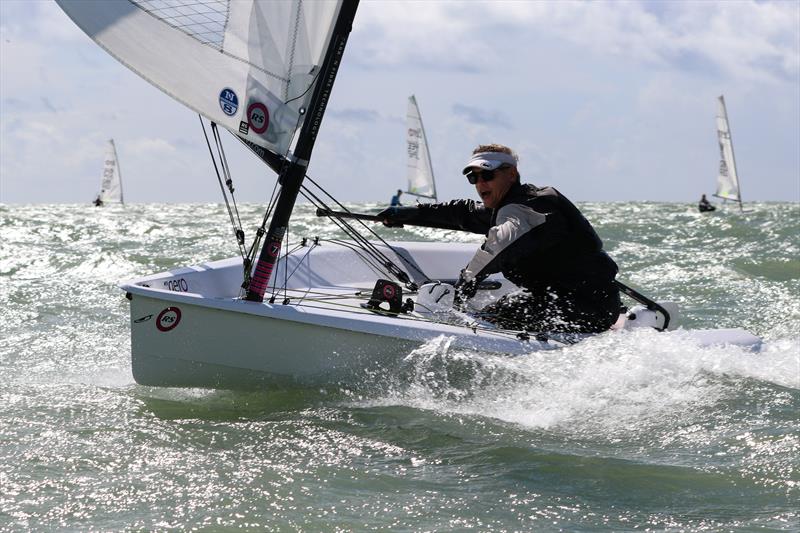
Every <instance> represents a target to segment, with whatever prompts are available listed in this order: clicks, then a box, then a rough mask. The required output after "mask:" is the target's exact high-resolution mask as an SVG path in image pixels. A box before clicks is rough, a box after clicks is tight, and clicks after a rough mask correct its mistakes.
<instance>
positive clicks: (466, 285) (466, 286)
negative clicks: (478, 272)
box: [455, 270, 478, 304]
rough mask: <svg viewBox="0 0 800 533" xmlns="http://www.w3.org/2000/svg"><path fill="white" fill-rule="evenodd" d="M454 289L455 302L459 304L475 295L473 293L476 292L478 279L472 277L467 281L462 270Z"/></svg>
mask: <svg viewBox="0 0 800 533" xmlns="http://www.w3.org/2000/svg"><path fill="white" fill-rule="evenodd" d="M455 289H456V296H455V302H456V304H461V303H463V302H465V301H466V300H469V299H470V298H472V297H473V296H475V293H476V292H478V280H477V279H475V278H473V279H471V280H469V281H467V279H466V276H465V275H464V271H463V270H462V271H461V275H460V276H459V277H458V281H457V282H456V284H455Z"/></svg>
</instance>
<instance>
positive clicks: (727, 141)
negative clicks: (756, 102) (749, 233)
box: [714, 96, 742, 206]
mask: <svg viewBox="0 0 800 533" xmlns="http://www.w3.org/2000/svg"><path fill="white" fill-rule="evenodd" d="M717 140H718V141H719V152H720V161H719V172H718V173H717V192H716V193H715V194H714V196H716V197H717V198H722V199H723V200H732V201H734V202H738V203H739V205H740V206H741V204H742V194H741V190H740V188H739V174H738V173H737V171H736V158H735V157H734V154H733V140H732V139H731V128H730V123H729V122H728V110H727V108H726V107H725V98H724V97H723V96H719V97H718V98H717Z"/></svg>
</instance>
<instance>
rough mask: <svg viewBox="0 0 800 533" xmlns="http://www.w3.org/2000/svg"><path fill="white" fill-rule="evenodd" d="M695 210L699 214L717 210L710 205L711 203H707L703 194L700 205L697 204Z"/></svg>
mask: <svg viewBox="0 0 800 533" xmlns="http://www.w3.org/2000/svg"><path fill="white" fill-rule="evenodd" d="M697 208H698V209H699V210H700V212H701V213H705V212H706V211H716V209H717V208H716V207H714V206H713V205H711V202H709V201H708V199H707V198H706V195H705V194H704V195H703V196H702V198H700V203H699V204H697Z"/></svg>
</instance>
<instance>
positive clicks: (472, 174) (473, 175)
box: [466, 165, 508, 185]
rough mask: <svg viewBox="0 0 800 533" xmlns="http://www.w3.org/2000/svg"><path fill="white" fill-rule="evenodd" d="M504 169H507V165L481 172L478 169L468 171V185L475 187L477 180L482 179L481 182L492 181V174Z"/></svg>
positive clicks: (481, 170)
mask: <svg viewBox="0 0 800 533" xmlns="http://www.w3.org/2000/svg"><path fill="white" fill-rule="evenodd" d="M504 168H508V165H500V166H499V167H497V168H496V169H494V170H483V169H480V168H479V169H475V170H470V171H469V172H467V174H466V176H467V181H468V182H469V183H470V185H475V184H476V183H478V180H479V179H482V180H483V181H492V180H493V179H494V173H495V172H497V171H498V170H503V169H504Z"/></svg>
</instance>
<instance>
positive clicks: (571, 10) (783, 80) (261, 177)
mask: <svg viewBox="0 0 800 533" xmlns="http://www.w3.org/2000/svg"><path fill="white" fill-rule="evenodd" d="M411 94H414V95H416V97H417V101H418V103H419V106H420V110H421V113H422V118H423V122H424V124H425V129H426V132H427V134H428V142H429V146H430V152H431V156H432V161H433V168H434V172H435V175H436V182H437V189H438V192H439V198H440V200H449V199H452V198H474V197H475V191H474V187H472V186H470V185H469V184H468V183H467V182H466V179H465V178H464V177H463V176H462V175H461V172H460V171H461V168H462V167H463V164H464V163H465V162H466V160H467V159H468V157H469V155H470V153H471V151H472V149H473V148H474V147H475V146H477V145H478V144H484V143H490V142H498V143H502V144H506V145H508V146H510V147H512V148H514V149H515V150H516V151H517V153H518V154H519V161H520V162H519V169H520V173H521V174H522V177H523V181H527V182H530V183H535V184H537V185H552V186H555V187H557V188H558V189H559V190H560V191H561V192H562V193H564V194H565V195H566V196H568V197H569V198H571V199H572V200H574V201H669V202H696V201H697V199H698V198H699V197H700V194H702V193H706V194H711V193H713V192H714V188H715V179H716V173H717V169H718V166H719V149H718V144H717V137H716V126H715V118H714V117H715V114H716V98H717V96H719V95H721V94H723V95H724V96H725V100H726V103H727V106H728V114H729V118H730V123H731V131H732V137H733V143H734V150H735V154H736V162H737V165H738V168H739V175H740V179H741V189H742V195H743V199H744V200H745V201H793V202H798V201H800V1H798V0H789V1H757V2H756V1H747V0H743V1H736V0H728V1H722V2H714V1H683V2H679V1H641V2H639V1H635V2H624V1H617V2H601V1H594V2H572V1H560V2H550V1H537V2H525V1H514V2H506V1H500V0H496V1H491V2H479V1H470V2H456V1H450V2H436V1H428V2H391V1H368V0H362V2H361V4H360V7H359V11H358V13H357V15H356V19H355V23H354V27H353V32H352V34H351V36H350V39H349V41H348V44H347V49H346V51H345V56H344V61H343V64H342V67H341V69H340V70H339V74H338V77H337V79H336V83H335V86H334V89H333V94H332V97H331V101H330V103H329V105H328V108H327V112H326V115H325V117H324V119H323V123H322V128H321V132H320V134H319V136H318V138H317V143H316V145H315V148H314V153H313V155H312V159H311V165H310V167H309V175H310V176H312V177H313V178H314V179H315V180H316V181H317V182H319V183H320V184H321V185H322V186H323V187H325V188H326V189H327V190H328V191H329V192H330V193H331V194H333V195H334V196H335V197H336V198H337V199H338V200H339V201H341V202H343V203H345V202H364V201H376V202H387V201H388V200H389V198H390V196H391V195H392V194H393V193H394V191H395V190H397V189H398V188H404V187H405V171H406V168H405V112H406V102H407V98H408V96H409V95H411ZM109 138H113V139H114V140H115V143H116V145H117V150H118V153H119V158H120V167H121V169H122V174H123V180H124V190H125V197H126V201H127V202H130V203H152V202H168V203H184V202H214V203H216V202H220V201H222V199H221V195H220V191H219V185H218V183H217V181H216V174H215V173H214V170H213V166H212V164H211V161H210V156H209V154H208V148H207V147H206V144H205V139H204V137H203V133H202V130H201V129H200V124H199V120H198V117H197V115H196V114H195V113H194V112H193V111H191V110H189V109H187V108H185V107H184V106H183V105H182V104H180V103H178V102H176V101H174V100H172V99H171V98H170V97H169V96H167V95H166V94H164V93H162V92H161V91H160V90H158V89H156V88H154V87H153V86H151V85H150V84H149V83H147V82H146V81H144V80H142V79H141V78H139V77H138V76H137V75H136V74H134V73H132V72H131V71H129V70H128V69H127V68H125V67H124V66H122V65H121V64H120V63H118V62H117V61H116V60H115V59H113V58H112V57H111V56H109V55H108V54H106V52H104V51H103V50H102V49H100V47H98V46H97V45H96V44H95V43H94V42H93V41H92V40H91V39H89V38H88V37H87V36H86V35H85V34H83V32H82V31H81V30H80V29H78V28H77V26H75V24H74V23H73V22H72V21H71V20H70V19H69V18H68V17H67V16H66V15H65V14H64V13H63V12H62V11H61V9H60V8H59V7H58V6H57V5H56V4H55V3H54V2H50V1H44V0H23V1H18V0H0V203H4V204H15V203H87V202H89V201H91V200H92V199H93V198H94V197H95V196H96V194H97V192H98V191H99V187H100V177H101V173H102V165H103V157H104V150H105V145H106V140H107V139H109ZM224 143H225V147H226V153H227V155H228V159H229V163H230V167H231V170H232V174H233V180H234V184H235V186H236V198H237V201H239V202H262V203H263V202H264V201H265V200H266V199H268V198H269V195H270V193H271V191H272V188H273V185H274V182H275V176H274V174H273V173H272V172H271V171H269V169H267V168H266V167H265V166H264V165H263V164H262V163H260V162H259V161H257V160H256V159H255V157H254V156H252V155H251V154H250V153H249V152H248V151H247V150H246V149H244V148H243V147H241V146H240V145H239V143H238V142H237V141H236V140H235V139H233V137H231V136H230V135H225V137H224Z"/></svg>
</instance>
